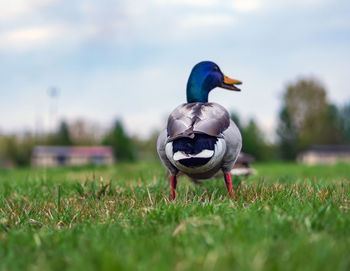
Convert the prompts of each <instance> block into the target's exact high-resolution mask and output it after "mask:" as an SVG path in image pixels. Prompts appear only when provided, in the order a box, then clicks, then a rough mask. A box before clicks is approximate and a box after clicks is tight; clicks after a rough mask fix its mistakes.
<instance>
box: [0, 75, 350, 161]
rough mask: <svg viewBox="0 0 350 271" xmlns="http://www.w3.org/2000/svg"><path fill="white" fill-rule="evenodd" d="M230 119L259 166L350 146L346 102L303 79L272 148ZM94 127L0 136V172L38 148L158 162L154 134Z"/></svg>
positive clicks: (253, 127)
mask: <svg viewBox="0 0 350 271" xmlns="http://www.w3.org/2000/svg"><path fill="white" fill-rule="evenodd" d="M231 118H232V119H233V120H234V121H235V123H236V124H237V126H238V127H239V129H240V131H241V133H242V137H243V147H242V151H243V152H246V153H249V154H252V155H254V156H255V157H256V159H257V160H258V161H267V160H276V159H283V160H294V159H295V158H296V156H297V154H298V153H299V152H300V151H302V150H304V149H305V148H307V147H309V146H311V145H325V144H327V145H331V144H333V145H334V144H338V145H339V144H350V102H349V103H347V104H345V105H343V106H337V105H335V104H332V103H330V102H329V100H328V98H327V91H326V89H325V87H324V86H323V85H322V84H321V83H320V82H319V81H318V80H317V79H314V78H301V79H298V80H296V81H295V82H293V83H290V84H288V85H287V86H286V88H285V90H284V92H283V96H282V104H281V108H280V111H279V115H278V123H277V129H276V138H277V140H276V141H275V142H271V141H269V140H266V137H265V135H264V131H263V130H262V129H261V128H260V127H259V125H258V124H257V122H256V121H255V120H254V119H253V118H251V119H249V120H248V121H247V122H243V121H242V120H241V119H240V116H239V115H238V114H237V113H235V112H232V113H231ZM97 131H101V129H99V127H96V125H91V124H88V123H86V122H84V121H75V122H73V123H71V124H68V123H67V122H65V121H62V122H61V123H60V125H59V127H58V129H57V131H55V132H53V133H49V134H40V135H36V134H33V133H24V134H22V135H1V134H0V167H1V166H27V165H29V164H30V156H31V151H32V149H33V147H34V146H36V145H61V146H73V145H85V146H86V145H101V144H102V145H109V146H112V147H113V148H114V150H115V155H116V158H117V160H118V161H135V160H138V159H156V157H157V154H156V149H155V145H156V140H157V135H158V131H154V133H152V135H151V136H150V137H149V138H147V139H140V138H138V137H130V136H129V135H128V134H127V133H126V131H125V129H124V126H123V123H122V121H121V120H116V121H115V123H114V125H113V127H112V128H111V129H110V130H109V131H108V132H107V133H105V134H101V133H97Z"/></svg>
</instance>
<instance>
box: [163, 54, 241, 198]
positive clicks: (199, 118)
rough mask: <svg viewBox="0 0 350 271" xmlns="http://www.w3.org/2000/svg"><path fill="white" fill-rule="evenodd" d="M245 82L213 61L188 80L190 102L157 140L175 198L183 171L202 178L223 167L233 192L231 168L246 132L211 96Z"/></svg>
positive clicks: (175, 113) (177, 110)
mask: <svg viewBox="0 0 350 271" xmlns="http://www.w3.org/2000/svg"><path fill="white" fill-rule="evenodd" d="M241 83H242V82H240V81H238V80H236V79H231V78H229V77H227V76H225V75H224V74H223V73H222V72H221V70H220V68H219V66H218V65H216V64H215V63H213V62H210V61H203V62H200V63H198V64H196V65H195V66H194V67H193V69H192V71H191V74H190V77H189V79H188V82H187V93H186V94H187V95H186V96H187V103H184V104H181V105H179V106H178V107H177V108H175V109H174V111H173V112H172V113H171V114H170V116H169V118H168V123H167V127H166V128H165V129H164V130H162V131H161V133H160V134H159V136H158V140H157V152H158V156H159V158H160V160H161V162H162V164H163V165H164V166H165V167H166V168H167V170H168V171H169V173H170V188H171V199H172V200H174V199H175V198H176V194H175V191H176V185H177V174H178V173H179V172H182V173H184V174H186V175H188V176H189V177H190V178H191V179H193V180H195V181H196V182H198V181H201V180H203V179H209V178H211V177H212V176H214V175H215V174H216V173H217V172H218V171H219V170H222V172H223V173H224V181H225V184H226V188H227V191H228V193H229V195H230V196H232V195H233V193H234V190H233V187H232V178H231V175H230V171H231V169H232V167H233V165H234V164H235V162H236V160H237V157H238V155H239V153H240V151H241V148H242V136H241V133H240V131H239V129H238V128H237V126H236V124H235V123H234V122H233V121H232V120H231V119H230V114H229V113H228V111H227V110H226V109H225V108H224V107H222V106H221V105H219V104H217V103H209V102H208V96H209V92H210V91H211V90H212V89H214V88H216V87H221V88H224V89H228V90H233V91H240V89H239V88H237V87H236V86H235V85H239V84H241Z"/></svg>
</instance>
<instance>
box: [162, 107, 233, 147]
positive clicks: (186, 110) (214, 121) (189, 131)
mask: <svg viewBox="0 0 350 271" xmlns="http://www.w3.org/2000/svg"><path fill="white" fill-rule="evenodd" d="M229 126H230V115H229V113H228V112H227V110H226V109H225V108H224V107H222V106H221V105H219V104H216V103H187V104H182V105H180V106H178V107H177V108H175V110H174V111H173V112H172V113H171V114H170V116H169V119H168V126H167V134H168V137H169V138H168V141H171V140H174V139H175V138H177V137H183V136H186V137H194V133H204V134H207V135H210V136H216V137H220V136H222V133H223V132H224V131H225V130H226V129H227V128H228V127H229Z"/></svg>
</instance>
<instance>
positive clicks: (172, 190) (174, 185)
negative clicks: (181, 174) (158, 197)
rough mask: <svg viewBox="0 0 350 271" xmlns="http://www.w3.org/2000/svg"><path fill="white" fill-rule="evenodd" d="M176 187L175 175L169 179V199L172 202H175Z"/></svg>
mask: <svg viewBox="0 0 350 271" xmlns="http://www.w3.org/2000/svg"><path fill="white" fill-rule="evenodd" d="M176 185H177V178H176V175H172V176H171V177H170V189H171V199H172V200H175V198H176V194H175V191H176Z"/></svg>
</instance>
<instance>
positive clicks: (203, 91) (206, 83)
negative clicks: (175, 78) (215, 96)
mask: <svg viewBox="0 0 350 271" xmlns="http://www.w3.org/2000/svg"><path fill="white" fill-rule="evenodd" d="M240 84H242V82H241V81H238V80H236V79H231V78H229V77H227V76H225V75H224V74H223V73H222V72H221V70H220V68H219V66H218V65H216V64H215V63H214V62H210V61H203V62H200V63H198V64H197V65H195V66H194V67H193V69H192V71H191V74H190V77H189V78H188V82H187V102H188V103H194V102H202V103H207V102H208V95H209V92H210V91H211V90H212V89H214V88H216V87H221V88H225V89H228V90H234V91H240V89H239V88H237V87H236V86H235V85H240Z"/></svg>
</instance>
